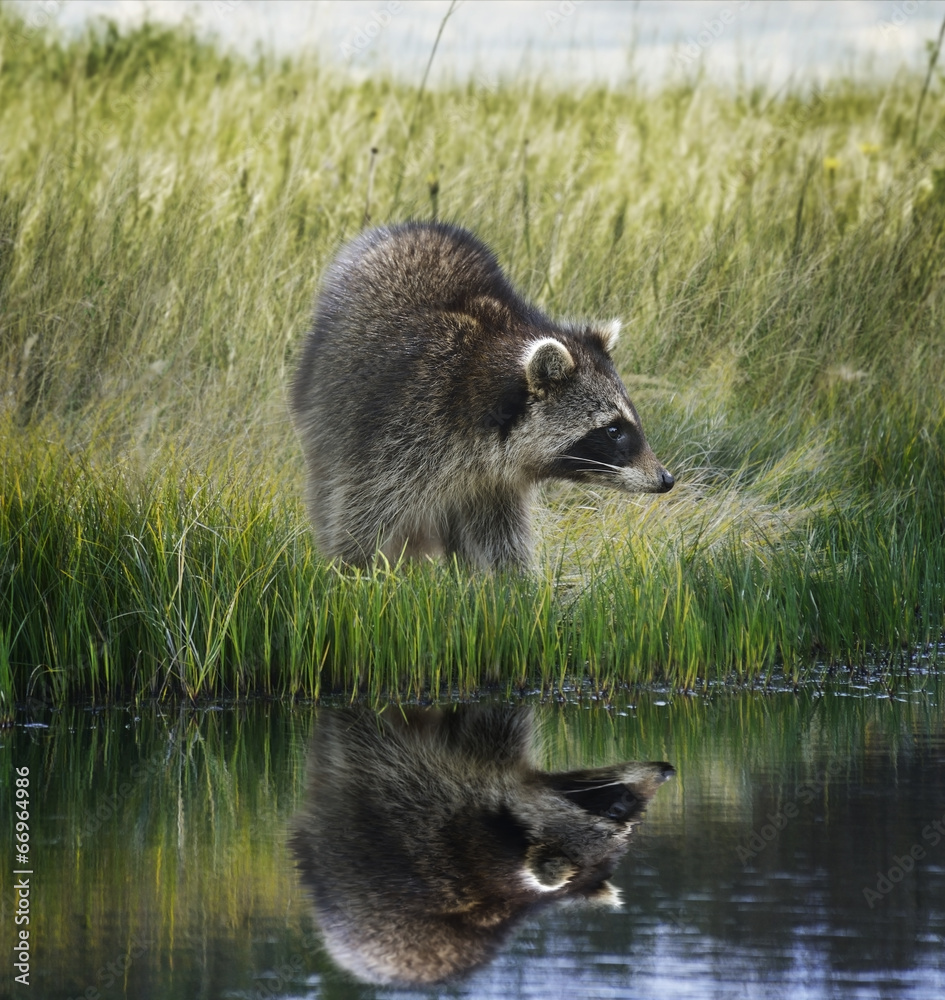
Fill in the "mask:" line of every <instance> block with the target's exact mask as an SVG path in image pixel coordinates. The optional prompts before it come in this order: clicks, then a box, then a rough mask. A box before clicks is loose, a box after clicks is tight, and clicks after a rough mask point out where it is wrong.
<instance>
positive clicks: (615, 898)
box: [584, 882, 623, 910]
mask: <svg viewBox="0 0 945 1000" xmlns="http://www.w3.org/2000/svg"><path fill="white" fill-rule="evenodd" d="M584 898H585V900H586V901H587V902H588V903H590V904H591V905H592V906H599V907H601V909H604V910H622V909H623V894H622V893H621V891H620V890H619V889H618V888H617V886H615V885H614V884H613V883H612V882H601V884H600V885H597V886H595V887H594V888H593V889H591V890H590V891H589V892H588V893H587V895H586V896H585V897H584Z"/></svg>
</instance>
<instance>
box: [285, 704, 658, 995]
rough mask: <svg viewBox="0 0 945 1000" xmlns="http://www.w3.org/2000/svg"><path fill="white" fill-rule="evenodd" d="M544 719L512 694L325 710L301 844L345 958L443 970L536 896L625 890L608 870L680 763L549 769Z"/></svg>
mask: <svg viewBox="0 0 945 1000" xmlns="http://www.w3.org/2000/svg"><path fill="white" fill-rule="evenodd" d="M533 729H534V725H533V716H532V714H531V712H530V711H529V710H522V709H512V708H509V707H497V708H481V707H479V706H458V707H457V708H456V709H455V710H422V709H405V710H402V709H387V710H385V711H384V712H383V713H382V714H381V715H379V716H378V715H375V714H374V713H372V712H370V711H367V710H364V709H358V708H352V709H346V710H324V709H323V710H322V711H321V712H320V714H319V717H318V722H317V725H316V730H315V736H314V740H313V743H312V746H311V751H310V758H309V775H308V784H307V789H306V793H305V797H304V805H303V808H302V810H301V812H300V814H299V815H298V817H296V819H295V821H294V832H293V833H292V836H291V839H290V844H291V848H292V850H293V852H294V855H295V858H296V862H297V865H298V867H299V870H300V872H301V876H302V881H303V883H304V885H305V886H306V888H307V889H308V890H309V892H310V895H311V897H312V899H313V902H314V911H315V917H316V921H317V923H318V925H319V928H320V930H321V933H322V936H323V939H324V942H325V946H326V948H327V950H328V953H329V954H330V955H331V957H332V958H333V959H334V961H335V962H336V963H337V964H339V965H340V966H341V967H342V968H344V969H346V970H348V971H349V972H351V973H353V974H354V975H355V976H357V977H358V978H359V979H362V980H364V981H367V982H371V983H377V984H394V985H401V986H408V985H422V984H426V985H430V984H434V983H440V982H443V981H446V980H449V979H455V978H457V977H459V976H461V975H464V974H466V973H468V972H470V971H472V970H473V969H475V968H476V967H477V966H480V965H482V964H483V963H485V962H487V961H488V960H489V959H491V958H492V957H493V955H494V954H495V953H496V951H497V950H498V948H499V947H500V946H501V945H502V943H503V942H504V941H505V940H506V938H507V937H508V935H509V934H510V933H511V931H512V930H513V929H514V927H515V925H516V924H517V923H518V922H519V921H520V920H521V919H522V918H523V917H524V916H526V915H527V914H528V913H530V912H532V911H533V910H535V909H536V908H537V907H539V906H543V905H547V904H549V903H552V902H556V901H564V900H567V899H578V900H581V899H583V900H587V901H589V902H604V903H613V902H616V901H617V900H618V899H619V895H618V892H617V890H616V889H615V888H614V887H613V886H612V885H611V884H610V883H609V882H608V881H607V879H608V878H609V877H610V875H611V874H612V873H613V871H614V870H615V868H616V866H617V863H618V862H619V860H620V858H621V857H622V856H623V855H624V853H625V852H626V850H627V847H628V843H627V842H628V838H629V836H630V832H631V829H632V828H633V827H634V826H635V825H636V824H637V823H638V822H639V821H640V819H641V818H642V814H643V809H644V807H645V806H646V804H647V802H648V801H649V800H650V799H651V798H652V796H653V795H654V794H655V793H656V791H657V790H658V789H659V787H660V785H661V784H662V783H663V782H664V781H666V780H667V779H668V778H669V777H671V776H672V775H673V774H674V770H673V768H672V767H671V766H670V765H669V764H665V763H624V764H616V765H613V766H611V767H601V768H592V769H590V770H584V771H568V772H560V773H546V772H543V771H540V770H539V769H538V767H537V765H536V763H535V755H534V739H533Z"/></svg>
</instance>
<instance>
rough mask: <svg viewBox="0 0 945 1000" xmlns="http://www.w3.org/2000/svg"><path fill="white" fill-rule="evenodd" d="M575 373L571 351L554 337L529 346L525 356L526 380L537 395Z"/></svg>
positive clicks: (537, 341) (545, 338) (543, 338)
mask: <svg viewBox="0 0 945 1000" xmlns="http://www.w3.org/2000/svg"><path fill="white" fill-rule="evenodd" d="M573 371H574V358H572V357H571V353H570V351H568V349H567V348H566V347H565V346H564V344H562V343H561V341H560V340H556V339H555V338H554V337H542V338H541V340H536V341H534V342H533V343H531V344H529V345H528V351H527V352H526V354H525V380H526V381H527V382H528V388H529V390H530V391H531V392H533V393H535V394H536V395H541V394H542V393H544V392H546V391H547V390H548V389H549V388H550V387H551V386H552V385H554V383H555V382H561V381H563V380H564V379H566V378H567V377H568V376H569V375H570V374H571V372H573Z"/></svg>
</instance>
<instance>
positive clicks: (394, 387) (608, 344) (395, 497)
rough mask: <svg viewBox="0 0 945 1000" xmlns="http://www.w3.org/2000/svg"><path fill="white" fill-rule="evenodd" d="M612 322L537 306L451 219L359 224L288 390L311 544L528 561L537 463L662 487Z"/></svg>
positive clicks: (585, 476)
mask: <svg viewBox="0 0 945 1000" xmlns="http://www.w3.org/2000/svg"><path fill="white" fill-rule="evenodd" d="M619 328H620V324H619V322H618V321H616V320H614V321H611V322H608V323H571V322H556V321H554V320H552V319H549V318H548V317H547V316H545V315H544V314H543V313H542V312H540V311H539V310H538V309H536V308H535V307H534V306H532V305H529V304H528V303H527V302H525V301H524V300H523V299H522V298H520V297H519V295H518V294H516V292H515V291H514V289H513V288H512V286H511V285H510V284H509V282H508V281H507V280H506V278H505V276H504V275H503V273H502V271H501V269H500V267H499V264H498V261H497V260H496V257H495V256H494V254H493V253H492V251H490V250H489V249H488V248H487V247H486V246H485V245H484V244H483V243H481V242H480V241H479V240H478V239H477V238H476V237H475V236H473V235H472V233H469V232H467V231H465V230H463V229H460V228H457V227H455V226H452V225H448V224H445V223H419V222H413V223H404V224H401V225H397V226H392V227H389V228H388V227H381V228H378V229H373V230H370V231H367V232H364V233H362V234H361V235H360V236H358V237H357V238H356V239H355V240H354V241H353V242H352V243H350V244H348V245H347V246H346V247H344V248H343V249H342V251H341V252H340V253H339V254H338V256H337V257H336V259H335V260H334V262H333V263H332V264H331V265H330V267H329V268H328V271H327V273H326V274H325V277H324V280H323V283H322V288H321V292H320V294H319V296H318V299H317V302H316V307H315V316H314V321H313V324H312V328H311V330H310V332H309V333H308V335H307V337H306V339H305V341H304V343H303V345H302V348H301V356H300V360H299V364H298V368H297V371H296V374H295V377H294V381H293V383H292V386H291V390H290V404H291V409H292V411H293V416H294V419H295V424H296V427H297V429H298V431H299V436H300V439H301V442H302V448H303V451H304V454H305V459H306V465H307V469H308V478H307V489H306V499H307V505H308V511H309V515H310V517H311V520H312V522H313V526H314V529H315V535H316V541H317V543H318V545H319V547H320V548H321V549H322V551H323V552H324V554H325V555H326V556H328V557H329V558H333V557H340V559H341V560H343V561H345V562H348V563H353V564H362V565H363V564H366V563H368V562H370V560H371V559H372V558H373V556H374V553H375V552H377V551H378V550H379V551H380V552H381V553H382V554H383V555H384V556H386V557H387V558H388V559H392V560H393V559H397V558H398V557H400V556H402V555H405V556H407V557H412V556H413V557H415V556H423V555H429V556H437V555H447V556H452V555H455V556H456V557H457V558H458V559H459V560H460V561H462V562H464V563H466V564H469V565H471V566H473V567H477V568H492V567H508V568H512V569H527V568H528V567H529V566H530V565H531V563H532V558H533V539H532V529H531V510H532V507H533V504H534V501H535V493H536V489H537V486H538V484H539V483H540V482H541V481H542V480H546V479H564V480H571V481H574V482H579V483H588V484H594V485H604V486H613V487H616V488H617V489H620V490H623V491H625V492H630V493H634V492H643V493H665V492H667V491H668V490H670V489H671V488H672V486H673V482H674V480H673V477H672V475H670V473H669V472H667V471H666V469H664V468H663V466H662V465H660V463H659V462H658V461H657V459H656V456H655V455H654V454H653V452H652V451H651V449H650V447H649V445H648V444H647V442H646V438H645V437H644V434H643V427H642V425H641V423H640V418H639V416H638V415H637V411H636V410H635V409H634V407H633V404H632V403H631V401H630V398H629V396H628V395H627V391H626V389H625V388H624V386H623V384H622V382H621V381H620V378H619V376H618V375H617V372H616V370H615V368H614V365H613V362H612V360H611V356H610V352H611V350H612V349H613V347H614V344H615V343H616V340H617V335H618V332H619Z"/></svg>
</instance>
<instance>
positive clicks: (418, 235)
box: [324, 222, 542, 323]
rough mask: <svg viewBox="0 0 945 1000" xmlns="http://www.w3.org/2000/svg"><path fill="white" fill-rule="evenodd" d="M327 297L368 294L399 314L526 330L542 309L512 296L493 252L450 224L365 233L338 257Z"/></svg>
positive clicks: (328, 281)
mask: <svg viewBox="0 0 945 1000" xmlns="http://www.w3.org/2000/svg"><path fill="white" fill-rule="evenodd" d="M324 290H325V292H326V293H327V294H328V295H329V296H330V297H335V296H337V297H339V298H340V297H349V298H350V296H351V295H358V294H360V293H362V292H363V293H369V294H370V295H371V296H372V298H373V300H374V301H375V302H376V303H378V304H380V305H381V306H382V308H389V309H390V310H391V311H392V312H397V311H399V310H400V309H402V308H403V307H404V306H405V305H406V306H409V307H410V308H411V309H413V310H417V309H424V308H429V309H436V310H442V311H448V312H463V313H469V314H471V315H475V314H477V313H484V314H485V315H484V318H485V317H493V316H495V315H496V314H497V313H503V314H506V315H507V317H508V318H509V319H511V320H517V321H519V322H522V323H530V322H536V321H539V320H540V319H541V318H542V317H541V314H540V313H538V311H537V310H535V309H533V308H532V307H531V306H530V305H529V304H528V303H526V302H525V301H524V300H523V299H522V298H521V297H520V296H519V295H518V293H517V292H516V291H515V290H514V288H513V287H512V285H511V284H510V283H509V281H508V279H507V278H506V277H505V274H504V273H503V271H502V268H501V267H500V265H499V261H498V259H497V257H496V255H495V254H494V253H493V251H492V250H491V249H490V248H489V247H488V246H487V245H486V244H485V243H483V242H482V240H480V239H479V238H478V237H477V236H475V235H473V233H471V232H469V231H468V230H466V229H463V228H462V227H460V226H455V225H452V224H451V223H447V222H403V223H400V224H398V225H393V226H379V227H377V228H376V229H370V230H367V231H366V232H364V233H362V234H361V235H360V236H358V237H357V238H356V239H354V240H352V242H351V243H349V244H347V246H345V247H344V248H342V250H341V251H340V252H339V254H338V256H337V257H336V258H335V260H334V262H333V263H332V265H331V267H330V268H329V270H328V272H327V274H326V277H325V283H324Z"/></svg>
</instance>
